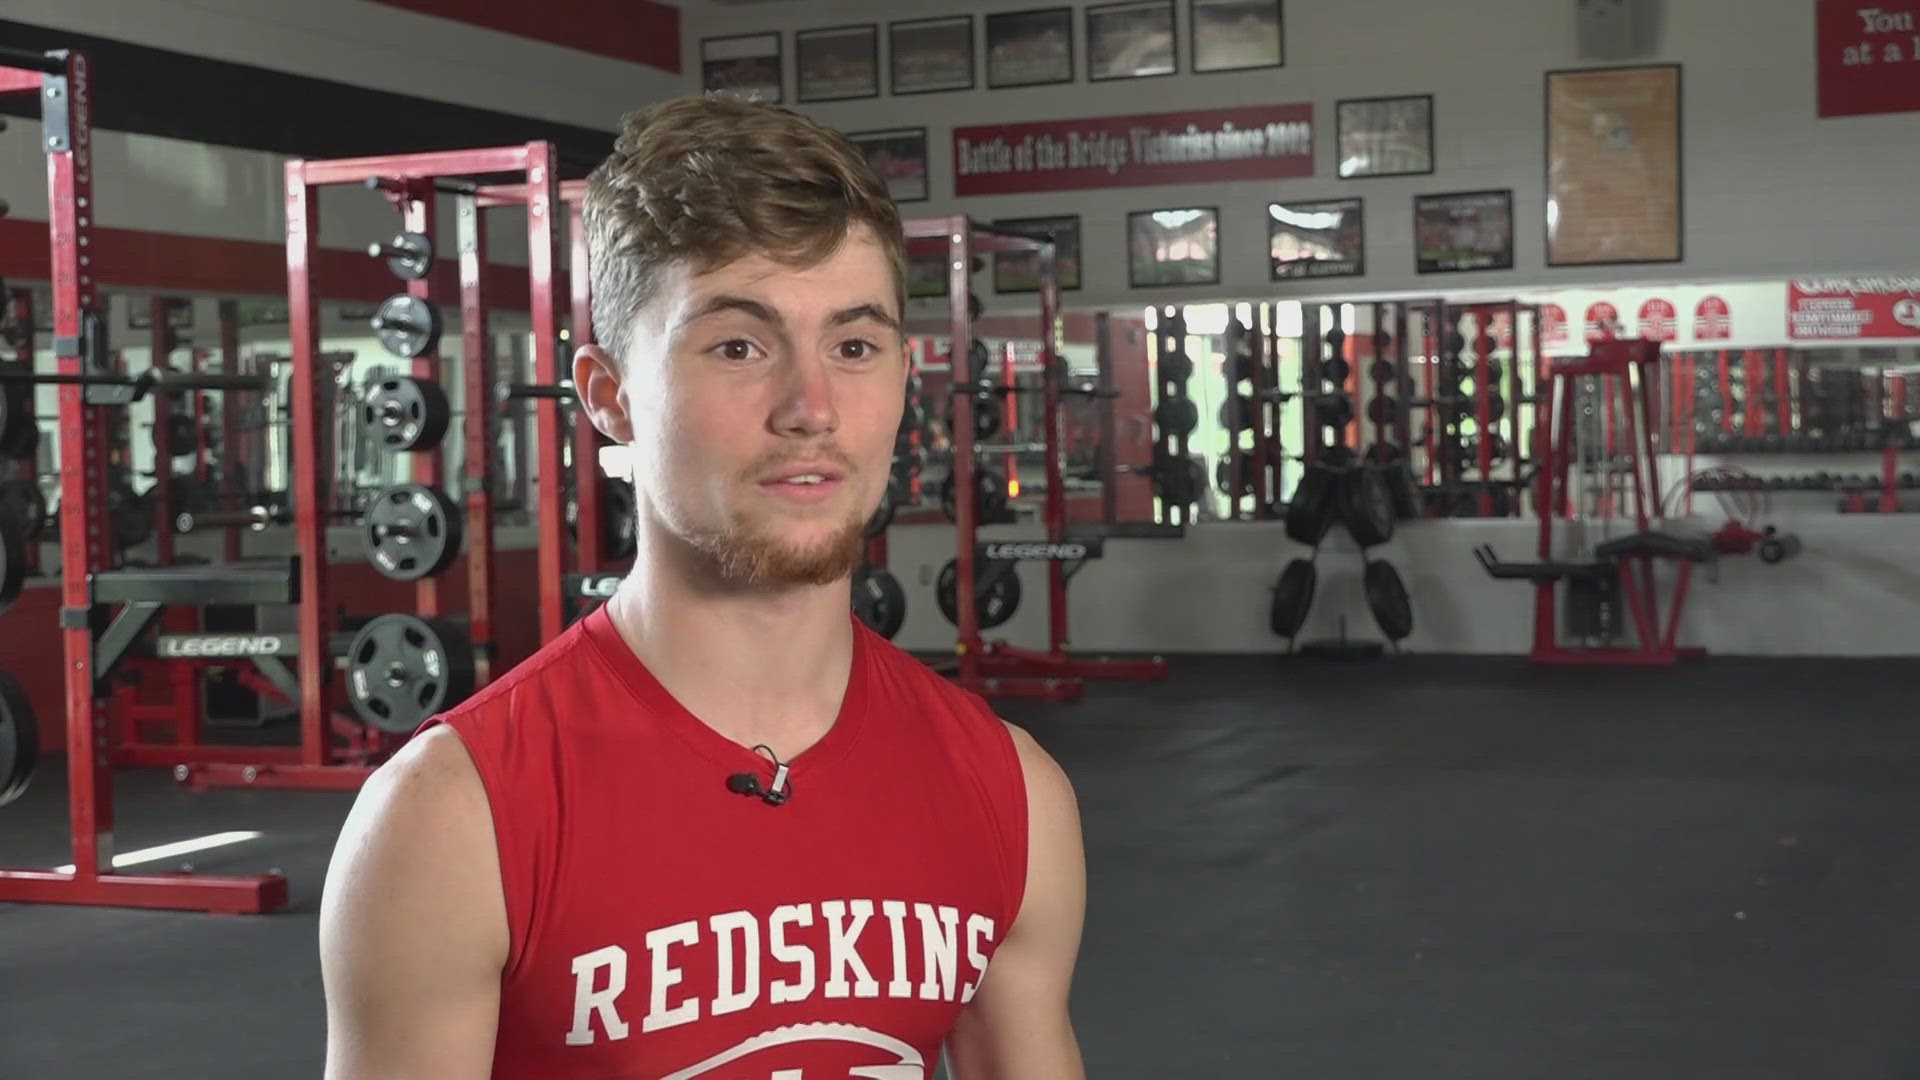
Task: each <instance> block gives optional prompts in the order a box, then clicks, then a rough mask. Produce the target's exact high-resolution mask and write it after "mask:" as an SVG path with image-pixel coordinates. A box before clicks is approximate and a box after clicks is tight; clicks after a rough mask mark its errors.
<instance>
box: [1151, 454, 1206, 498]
mask: <svg viewBox="0 0 1920 1080" xmlns="http://www.w3.org/2000/svg"><path fill="white" fill-rule="evenodd" d="M1206 486H1207V473H1206V470H1205V469H1204V468H1202V467H1201V465H1200V463H1199V462H1198V461H1196V460H1194V459H1192V458H1188V459H1187V465H1186V468H1184V469H1183V468H1181V467H1179V466H1178V465H1167V466H1164V467H1162V468H1159V469H1156V470H1154V473H1153V493H1154V494H1155V495H1157V496H1159V497H1160V500H1161V501H1162V502H1164V503H1166V504H1167V505H1168V506H1192V505H1193V504H1194V503H1196V502H1199V501H1200V493H1201V492H1202V491H1204V490H1206Z"/></svg>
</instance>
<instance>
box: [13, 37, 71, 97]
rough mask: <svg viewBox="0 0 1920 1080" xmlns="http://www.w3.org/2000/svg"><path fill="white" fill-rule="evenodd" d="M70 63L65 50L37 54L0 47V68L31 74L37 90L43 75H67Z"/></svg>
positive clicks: (27, 50) (25, 50) (31, 50)
mask: <svg viewBox="0 0 1920 1080" xmlns="http://www.w3.org/2000/svg"><path fill="white" fill-rule="evenodd" d="M68 63H69V58H68V54H67V52H66V51H65V50H64V49H62V50H56V51H53V52H37V51H35V50H33V49H15V48H12V47H10V46H0V67H6V68H13V69H15V70H16V71H18V72H21V73H29V74H31V75H32V76H33V83H32V86H33V88H35V89H38V88H39V86H40V81H41V80H40V76H42V75H65V74H66V73H67V64H68Z"/></svg>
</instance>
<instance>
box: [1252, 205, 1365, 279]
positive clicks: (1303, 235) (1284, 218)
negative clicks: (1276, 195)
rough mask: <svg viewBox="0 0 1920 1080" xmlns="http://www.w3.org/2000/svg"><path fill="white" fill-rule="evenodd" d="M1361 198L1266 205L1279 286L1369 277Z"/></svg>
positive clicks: (1270, 258) (1270, 255) (1272, 263)
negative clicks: (1307, 280)
mask: <svg viewBox="0 0 1920 1080" xmlns="http://www.w3.org/2000/svg"><path fill="white" fill-rule="evenodd" d="M1361 212H1362V207H1361V204H1360V200H1359V199H1330V200H1327V201H1324V202H1286V203H1268V204H1267V258H1268V266H1269V269H1270V271H1271V276H1272V279H1273V280H1274V281H1292V280H1296V279H1299V278H1331V277H1359V276H1361V275H1362V274H1365V273H1366V272H1367V251H1366V230H1365V228H1364V219H1363V218H1362V216H1361Z"/></svg>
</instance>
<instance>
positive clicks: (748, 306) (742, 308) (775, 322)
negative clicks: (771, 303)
mask: <svg viewBox="0 0 1920 1080" xmlns="http://www.w3.org/2000/svg"><path fill="white" fill-rule="evenodd" d="M723 311H738V312H740V313H741V314H742V315H747V316H750V317H752V318H755V319H758V320H760V321H761V322H763V323H766V324H767V325H768V326H772V327H774V328H776V329H778V328H780V327H782V326H784V325H785V324H786V320H784V319H782V318H781V317H780V312H778V311H776V310H775V309H773V308H770V307H768V306H767V305H765V304H763V303H761V302H760V301H758V300H751V299H748V298H747V297H744V296H730V295H728V294H726V293H721V294H719V295H717V296H712V297H708V298H707V302H706V303H704V304H701V305H700V306H699V307H697V308H694V309H693V310H692V311H690V312H688V313H687V317H686V318H684V319H682V320H680V325H682V326H686V325H688V324H690V323H694V322H698V321H699V320H701V319H704V318H706V317H707V316H709V315H718V314H719V313H721V312H723Z"/></svg>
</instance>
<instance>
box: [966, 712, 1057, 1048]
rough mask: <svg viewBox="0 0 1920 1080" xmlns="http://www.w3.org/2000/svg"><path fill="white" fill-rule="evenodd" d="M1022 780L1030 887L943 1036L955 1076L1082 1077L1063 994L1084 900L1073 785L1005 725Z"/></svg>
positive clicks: (1022, 735)
mask: <svg viewBox="0 0 1920 1080" xmlns="http://www.w3.org/2000/svg"><path fill="white" fill-rule="evenodd" d="M1008 727H1009V729H1010V730H1011V731H1012V732H1013V740H1014V745H1015V746H1016V747H1018V748H1019V751H1020V764H1021V768H1022V770H1023V771H1024V772H1025V774H1026V783H1027V833H1028V844H1027V887H1026V895H1025V898H1024V899H1023V900H1022V901H1021V905H1020V914H1019V916H1018V918H1016V919H1015V920H1014V924H1013V928H1012V929H1011V930H1010V931H1008V933H1007V937H1006V940H1005V941H1002V942H1001V943H1000V948H999V949H998V951H996V952H995V953H994V955H993V961H992V963H990V964H989V965H988V967H987V975H986V977H985V978H984V979H983V980H982V981H981V984H980V990H979V992H978V993H977V994H975V995H974V998H973V1000H972V1001H971V1002H969V1003H968V1004H967V1007H966V1008H965V1009H964V1010H963V1011H962V1012H961V1014H960V1018H959V1020H958V1021H957V1022H956V1023H955V1025H954V1029H953V1034H952V1036H951V1037H950V1038H949V1039H948V1040H947V1053H948V1066H949V1068H950V1069H951V1070H952V1072H953V1076H954V1080H1082V1078H1084V1077H1085V1076H1086V1069H1085V1066H1084V1065H1083V1064H1082V1062H1081V1060H1080V1044H1079V1042H1078V1040H1077V1039H1076V1038H1075V1037H1074V1033H1073V1021H1072V1019H1071V1018H1070V1017H1069V1016H1068V1014H1067V996H1068V992H1069V990H1070V989H1071V988H1072V985H1073V968H1074V962H1075V960H1076V959H1077V957H1078V956H1079V952H1080V930H1081V923H1082V921H1083V920H1084V918H1085V914H1086V906H1087V869H1086V853H1085V850H1084V849H1083V847H1082V845H1081V840H1080V811H1079V807H1078V806H1077V805H1076V804H1075V802H1074V795H1073V785H1072V784H1071V783H1070V782H1068V780H1067V775H1066V773H1064V772H1062V771H1061V770H1060V766H1059V765H1058V764H1056V763H1055V762H1054V760H1053V758H1052V757H1050V756H1048V754H1047V752H1046V751H1045V750H1042V749H1041V748H1040V745H1039V744H1038V743H1036V742H1034V741H1033V737H1032V736H1031V735H1028V734H1027V733H1026V732H1025V731H1022V730H1021V729H1019V728H1017V727H1013V726H1012V725H1008Z"/></svg>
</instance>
